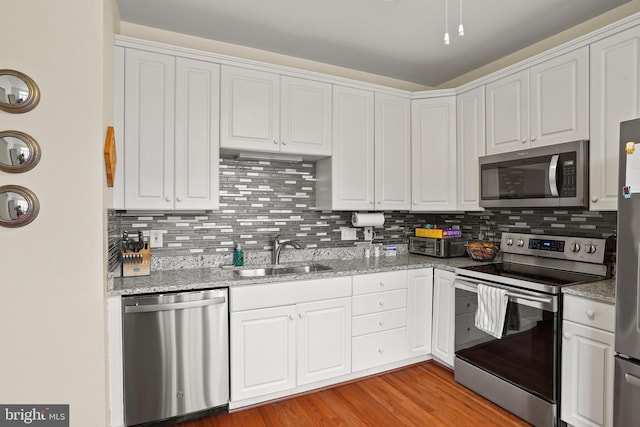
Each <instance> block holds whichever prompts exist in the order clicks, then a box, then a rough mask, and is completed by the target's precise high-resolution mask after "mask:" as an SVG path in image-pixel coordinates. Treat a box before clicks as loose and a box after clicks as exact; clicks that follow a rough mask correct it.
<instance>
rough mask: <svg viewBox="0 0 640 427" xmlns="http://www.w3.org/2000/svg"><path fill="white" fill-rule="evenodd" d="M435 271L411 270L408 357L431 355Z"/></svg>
mask: <svg viewBox="0 0 640 427" xmlns="http://www.w3.org/2000/svg"><path fill="white" fill-rule="evenodd" d="M432 298H433V269H432V268H425V269H420V270H409V288H408V289H407V344H408V345H407V356H408V357H413V356H421V355H423V354H429V353H431V323H432V306H433V303H432Z"/></svg>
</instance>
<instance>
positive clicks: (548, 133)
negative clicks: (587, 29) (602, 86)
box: [529, 46, 589, 147]
mask: <svg viewBox="0 0 640 427" xmlns="http://www.w3.org/2000/svg"><path fill="white" fill-rule="evenodd" d="M529 76H530V79H531V81H530V85H531V134H530V135H529V140H530V143H531V147H538V146H543V145H551V144H558V143H562V142H568V141H576V140H579V139H589V48H588V47H587V46H585V47H583V48H580V49H577V50H574V51H573V52H569V53H567V54H565V55H561V56H559V57H557V58H553V59H550V60H549V61H545V62H543V63H541V64H538V65H535V66H533V67H531V69H530V71H529Z"/></svg>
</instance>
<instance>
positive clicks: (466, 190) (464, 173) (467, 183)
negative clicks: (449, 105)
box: [456, 86, 485, 211]
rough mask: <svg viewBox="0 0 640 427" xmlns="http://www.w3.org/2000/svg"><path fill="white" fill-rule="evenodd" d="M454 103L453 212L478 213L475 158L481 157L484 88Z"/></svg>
mask: <svg viewBox="0 0 640 427" xmlns="http://www.w3.org/2000/svg"><path fill="white" fill-rule="evenodd" d="M456 102H457V107H458V108H457V110H456V115H457V121H456V122H457V132H456V136H457V141H458V142H457V146H456V154H457V156H456V157H457V165H456V166H457V184H458V185H457V195H458V199H457V208H458V209H459V210H464V211H473V210H481V209H482V208H480V205H479V202H480V197H479V196H480V181H479V178H480V171H479V169H478V158H479V157H480V156H484V153H485V132H484V127H485V111H484V107H485V103H484V86H480V87H477V88H475V89H471V90H469V91H467V92H464V93H461V94H459V95H458V96H457V98H456Z"/></svg>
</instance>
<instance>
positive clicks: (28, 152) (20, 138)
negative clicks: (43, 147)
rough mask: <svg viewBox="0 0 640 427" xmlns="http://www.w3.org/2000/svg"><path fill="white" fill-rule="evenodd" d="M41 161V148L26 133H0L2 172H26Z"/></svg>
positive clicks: (0, 165) (0, 168)
mask: <svg viewBox="0 0 640 427" xmlns="http://www.w3.org/2000/svg"><path fill="white" fill-rule="evenodd" d="M39 161H40V146H39V145H38V143H37V142H36V140H35V139H33V138H31V137H30V136H29V135H27V134H26V133H24V132H18V131H17V130H7V131H4V132H0V171H4V172H9V173H19V172H26V171H28V170H31V169H33V168H34V167H35V166H36V165H37V164H38V162H39Z"/></svg>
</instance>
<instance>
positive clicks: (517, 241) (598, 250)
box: [500, 233, 610, 264]
mask: <svg viewBox="0 0 640 427" xmlns="http://www.w3.org/2000/svg"><path fill="white" fill-rule="evenodd" d="M608 244H610V243H609V240H607V239H603V238H590V237H570V236H545V235H539V234H524V233H502V241H501V244H500V249H501V250H502V251H503V252H505V253H512V254H521V255H534V256H540V257H547V258H558V259H566V260H572V261H583V262H593V263H597V264H601V263H603V262H604V260H605V255H606V254H607V252H608V251H609V250H610V248H609V247H608V246H607V245H608Z"/></svg>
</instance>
